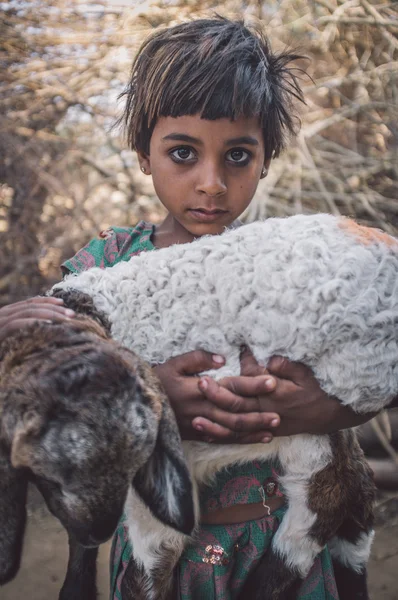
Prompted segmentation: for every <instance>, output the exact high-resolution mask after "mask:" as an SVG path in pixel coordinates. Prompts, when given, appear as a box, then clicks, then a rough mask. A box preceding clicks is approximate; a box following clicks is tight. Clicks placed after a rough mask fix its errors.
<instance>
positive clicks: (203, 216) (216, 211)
mask: <svg viewBox="0 0 398 600" xmlns="http://www.w3.org/2000/svg"><path fill="white" fill-rule="evenodd" d="M188 212H189V214H190V215H192V217H193V218H194V219H195V220H196V221H201V222H202V223H212V222H213V221H217V220H218V219H220V218H222V217H224V216H225V215H226V214H227V213H228V211H227V210H222V209H221V208H191V209H189V211H188Z"/></svg>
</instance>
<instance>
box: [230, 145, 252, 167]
mask: <svg viewBox="0 0 398 600" xmlns="http://www.w3.org/2000/svg"><path fill="white" fill-rule="evenodd" d="M250 158H251V154H250V153H249V152H247V150H244V149H243V148H234V149H233V150H230V151H229V152H227V161H228V162H230V163H233V164H234V165H239V166H245V165H247V164H248V162H249V161H250Z"/></svg>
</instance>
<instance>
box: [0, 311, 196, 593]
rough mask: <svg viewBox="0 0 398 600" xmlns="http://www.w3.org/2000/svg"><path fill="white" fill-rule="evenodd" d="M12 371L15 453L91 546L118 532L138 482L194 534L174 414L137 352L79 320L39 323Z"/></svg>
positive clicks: (15, 463)
mask: <svg viewBox="0 0 398 600" xmlns="http://www.w3.org/2000/svg"><path fill="white" fill-rule="evenodd" d="M24 348H25V350H24ZM2 376H3V377H2V384H3V387H2V392H1V396H2V397H0V406H2V408H3V414H2V423H1V427H2V429H1V436H0V442H1V441H2V440H3V452H4V453H7V457H5V458H8V459H9V461H8V462H10V463H11V466H12V469H13V470H14V472H15V473H17V472H18V473H19V475H20V473H21V472H24V473H26V475H27V476H29V477H31V478H32V479H33V481H34V482H35V484H36V485H37V486H38V488H39V489H40V491H41V492H42V494H43V496H44V498H45V500H46V502H47V505H48V507H49V509H50V510H51V512H52V513H53V514H54V515H55V516H56V517H57V518H59V519H60V521H61V522H62V524H63V525H64V527H65V528H66V529H67V530H68V532H69V533H70V534H71V535H73V536H74V537H76V538H77V540H78V541H79V542H80V543H81V544H83V545H87V546H91V545H98V544H99V543H102V542H104V541H105V540H106V539H108V538H109V537H110V536H111V535H112V533H113V532H114V530H115V528H116V525H117V522H118V520H119V518H120V517H121V514H122V509H123V505H124V502H125V499H126V496H127V491H128V487H129V485H131V484H133V485H134V487H135V488H136V490H137V491H138V493H139V494H140V495H141V496H143V498H144V500H145V501H146V503H147V504H148V506H149V508H150V509H151V510H152V512H153V513H154V515H155V516H156V517H158V518H159V519H160V520H161V521H163V522H164V523H166V524H168V525H171V526H172V527H175V528H176V529H178V530H180V531H183V532H185V533H190V532H191V531H192V529H193V525H194V517H193V506H192V493H191V482H190V479H189V474H188V470H187V468H186V465H185V461H184V458H183V455H182V450H181V444H180V438H179V433H178V429H177V425H176V423H175V420H174V416H173V414H172V411H171V409H170V408H169V406H168V403H167V401H166V399H165V397H164V394H163V393H162V391H161V388H160V386H159V384H158V382H157V380H156V379H155V377H154V376H153V375H152V372H151V370H150V368H149V367H147V366H146V365H145V364H143V363H142V362H141V361H140V360H139V359H138V358H137V357H136V356H135V355H134V354H133V353H132V352H130V351H128V350H125V349H124V348H121V347H120V346H119V345H117V344H116V343H115V342H113V341H112V340H109V339H104V337H100V336H98V335H97V334H93V333H92V332H91V331H86V330H84V328H83V329H82V328H81V326H79V325H77V324H73V323H72V324H68V325H65V324H60V325H56V324H53V325H37V326H35V327H34V328H33V329H30V330H29V332H27V331H26V332H23V333H21V334H19V336H18V338H17V341H15V340H14V346H12V344H11V347H10V348H9V352H7V353H6V355H5V364H4V365H3V372H2ZM0 451H1V447H0ZM0 458H1V456H0ZM1 464H2V463H1V460H0V467H1ZM9 466H10V465H9ZM21 469H22V471H21ZM10 472H11V471H10V468H8V473H10ZM0 479H1V473H0ZM169 482H172V484H171V485H170V483H169ZM166 483H168V485H166ZM0 488H1V483H0ZM2 492H3V490H1V489H0V494H1V493H2ZM4 493H6V491H4ZM0 523H1V520H0ZM10 526H11V527H12V525H10ZM2 527H7V524H5V523H4V522H3V523H2ZM0 555H1V543H0ZM0 581H1V560H0Z"/></svg>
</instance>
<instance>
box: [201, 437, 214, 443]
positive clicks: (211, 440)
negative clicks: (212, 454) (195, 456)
mask: <svg viewBox="0 0 398 600" xmlns="http://www.w3.org/2000/svg"><path fill="white" fill-rule="evenodd" d="M203 441H204V442H208V443H209V444H211V443H212V442H214V438H210V437H205V438H203Z"/></svg>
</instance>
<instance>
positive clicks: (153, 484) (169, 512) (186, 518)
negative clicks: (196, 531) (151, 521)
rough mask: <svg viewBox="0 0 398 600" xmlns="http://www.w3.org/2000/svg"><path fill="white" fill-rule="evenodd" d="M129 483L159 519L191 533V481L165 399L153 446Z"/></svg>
mask: <svg viewBox="0 0 398 600" xmlns="http://www.w3.org/2000/svg"><path fill="white" fill-rule="evenodd" d="M133 486H134V488H135V490H136V491H137V493H138V494H139V495H140V496H141V498H142V499H143V501H144V502H145V504H146V506H147V507H148V508H149V510H150V511H151V512H152V514H153V515H154V516H155V517H156V518H157V519H159V521H161V522H162V523H165V524H166V525H169V526H170V527H173V528H174V529H177V530H178V531H181V532H182V533H186V534H187V535H189V534H190V533H192V530H193V528H194V524H195V517H194V506H193V495H192V483H191V479H190V476H189V471H188V468H187V465H186V462H185V458H184V454H183V451H182V445H181V438H180V433H179V431H178V427H177V423H176V421H175V417H174V413H173V411H172V410H171V408H170V406H169V404H168V403H167V402H164V403H163V411H162V417H161V419H160V423H159V431H158V438H157V441H156V446H155V449H154V451H153V453H152V455H151V457H150V458H149V460H148V462H147V463H146V464H145V465H144V466H143V467H141V469H139V471H138V472H137V474H136V475H135V477H134V480H133Z"/></svg>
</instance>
